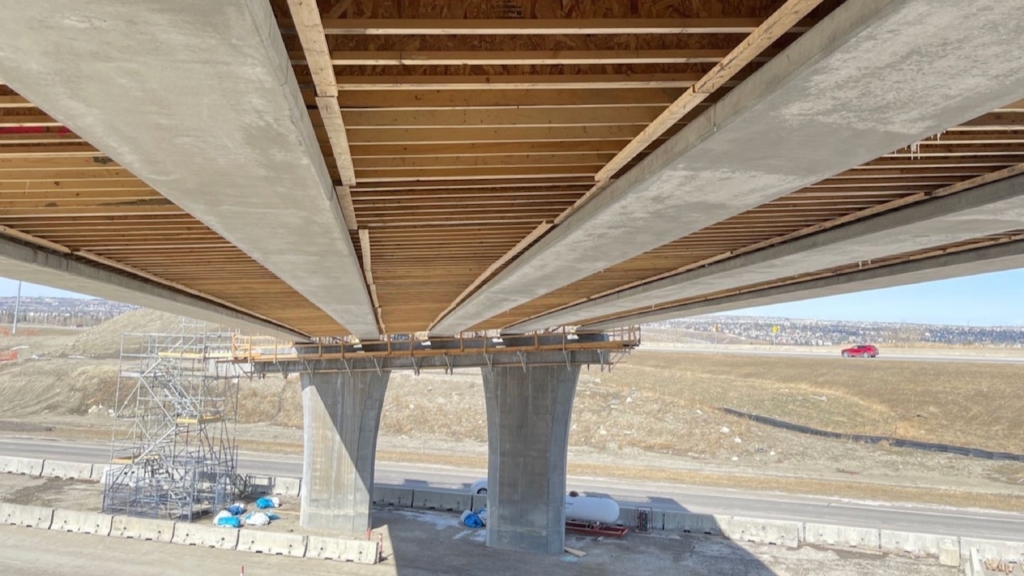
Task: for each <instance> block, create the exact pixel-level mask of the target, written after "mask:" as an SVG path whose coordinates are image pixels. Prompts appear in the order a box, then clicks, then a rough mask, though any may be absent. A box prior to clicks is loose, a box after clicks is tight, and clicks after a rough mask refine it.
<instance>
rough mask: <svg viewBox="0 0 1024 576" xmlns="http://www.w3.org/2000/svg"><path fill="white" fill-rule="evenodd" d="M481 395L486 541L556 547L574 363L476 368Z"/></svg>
mask: <svg viewBox="0 0 1024 576" xmlns="http://www.w3.org/2000/svg"><path fill="white" fill-rule="evenodd" d="M482 371H483V377H484V395H485V396H486V399H487V444H488V464H487V508H488V519H487V545H488V546H491V547H494V548H504V549H507V550H523V551H528V552H539V553H544V554H559V553H561V552H562V548H563V547H564V545H565V465H566V451H567V449H568V445H569V418H570V416H571V414H572V401H573V396H574V395H575V393H576V380H577V379H578V378H579V375H580V368H579V366H573V367H571V368H569V367H564V366H563V367H558V366H539V367H531V368H527V369H526V370H525V371H524V370H523V369H522V368H520V367H515V368H493V369H488V368H483V369H482Z"/></svg>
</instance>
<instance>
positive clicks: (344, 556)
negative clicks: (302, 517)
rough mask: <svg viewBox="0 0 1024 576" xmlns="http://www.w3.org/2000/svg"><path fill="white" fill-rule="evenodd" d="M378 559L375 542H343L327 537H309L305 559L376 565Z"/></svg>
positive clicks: (339, 539)
mask: <svg viewBox="0 0 1024 576" xmlns="http://www.w3.org/2000/svg"><path fill="white" fill-rule="evenodd" d="M379 557H380V552H379V550H378V548H377V542H374V541H370V540H345V539H342V538H329V537H327V536H309V537H308V542H307V545H306V558H320V559H322V560H339V561H342V562H355V563H357V564H376V563H377V560H378V559H379Z"/></svg>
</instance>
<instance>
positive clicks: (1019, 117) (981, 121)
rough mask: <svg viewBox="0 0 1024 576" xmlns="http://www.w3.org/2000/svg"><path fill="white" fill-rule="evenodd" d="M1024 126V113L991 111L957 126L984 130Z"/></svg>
mask: <svg viewBox="0 0 1024 576" xmlns="http://www.w3.org/2000/svg"><path fill="white" fill-rule="evenodd" d="M1021 127H1024V113H1021V112H991V113H989V114H984V115H982V116H979V117H977V118H975V119H973V120H968V121H967V122H964V123H963V124H960V125H959V126H957V128H980V129H983V130H992V129H1002V128H1021Z"/></svg>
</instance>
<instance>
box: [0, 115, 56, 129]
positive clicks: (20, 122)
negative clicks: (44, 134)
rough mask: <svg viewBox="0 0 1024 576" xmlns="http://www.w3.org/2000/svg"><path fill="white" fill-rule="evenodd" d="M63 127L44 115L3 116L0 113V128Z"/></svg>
mask: <svg viewBox="0 0 1024 576" xmlns="http://www.w3.org/2000/svg"><path fill="white" fill-rule="evenodd" d="M55 126H63V124H61V123H60V122H58V121H56V120H54V119H53V118H50V117H49V116H47V115H45V114H21V115H15V114H3V113H0V128H44V127H55Z"/></svg>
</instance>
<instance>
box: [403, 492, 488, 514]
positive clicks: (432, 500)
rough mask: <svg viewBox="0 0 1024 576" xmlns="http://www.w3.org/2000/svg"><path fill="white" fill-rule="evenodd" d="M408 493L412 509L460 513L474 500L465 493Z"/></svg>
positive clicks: (467, 508) (472, 503)
mask: <svg viewBox="0 0 1024 576" xmlns="http://www.w3.org/2000/svg"><path fill="white" fill-rule="evenodd" d="M399 490H400V489H399ZM409 492H411V495H410V499H411V500H412V503H411V506H412V507H413V508H423V509H425V510H443V511H447V512H460V513H461V512H462V511H463V510H469V509H470V508H472V507H473V505H474V502H473V500H474V498H473V497H472V496H471V495H469V494H467V493H465V492H441V491H435V490H416V491H412V490H410V491H409ZM398 499H399V500H402V499H404V498H402V497H401V496H399V498H398ZM483 501H484V502H486V501H487V499H486V498H484V500H483Z"/></svg>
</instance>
